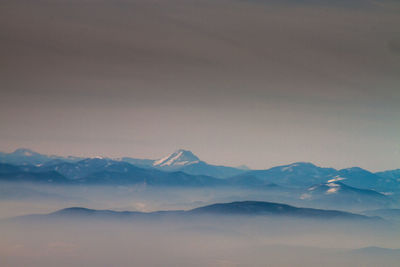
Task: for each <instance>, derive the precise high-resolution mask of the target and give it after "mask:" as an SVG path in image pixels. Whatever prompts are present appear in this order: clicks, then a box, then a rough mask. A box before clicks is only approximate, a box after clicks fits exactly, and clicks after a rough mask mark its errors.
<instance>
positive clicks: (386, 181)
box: [338, 167, 400, 192]
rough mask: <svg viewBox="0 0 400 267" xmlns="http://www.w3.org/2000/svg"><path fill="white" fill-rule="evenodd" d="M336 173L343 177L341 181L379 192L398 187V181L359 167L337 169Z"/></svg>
mask: <svg viewBox="0 0 400 267" xmlns="http://www.w3.org/2000/svg"><path fill="white" fill-rule="evenodd" d="M338 175H339V176H340V177H342V178H344V180H343V183H345V184H347V185H350V186H354V187H357V188H363V189H371V190H376V191H379V192H393V191H397V190H399V189H400V182H399V181H397V180H395V179H390V178H384V177H382V176H380V175H377V174H375V173H372V172H369V171H367V170H364V169H362V168H359V167H353V168H347V169H342V170H339V171H338Z"/></svg>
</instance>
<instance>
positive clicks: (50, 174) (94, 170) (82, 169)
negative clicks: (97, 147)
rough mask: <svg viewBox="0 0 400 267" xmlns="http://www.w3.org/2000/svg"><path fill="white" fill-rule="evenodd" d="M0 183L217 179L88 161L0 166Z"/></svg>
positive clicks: (212, 182) (197, 182)
mask: <svg viewBox="0 0 400 267" xmlns="http://www.w3.org/2000/svg"><path fill="white" fill-rule="evenodd" d="M0 180H2V181H8V182H42V183H43V182H51V183H69V184H91V185H95V184H99V185H106V184H107V185H129V184H146V185H155V186H183V187H185V186H217V185H224V184H226V182H224V181H223V180H221V179H217V178H213V177H209V176H205V175H190V174H187V173H184V172H165V171H161V170H156V169H144V168H139V167H136V166H134V165H132V164H129V163H127V162H122V161H114V160H110V159H101V158H92V159H84V160H81V161H78V162H76V163H70V162H56V164H44V165H41V166H32V165H23V166H14V165H10V164H0Z"/></svg>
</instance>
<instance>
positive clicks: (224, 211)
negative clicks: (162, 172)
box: [13, 201, 382, 222]
mask: <svg viewBox="0 0 400 267" xmlns="http://www.w3.org/2000/svg"><path fill="white" fill-rule="evenodd" d="M204 215H206V216H211V217H215V216H278V217H282V216H284V217H297V218H308V219H322V220H332V219H336V220H356V221H367V222H368V221H374V222H377V221H382V219H380V218H379V217H368V216H365V215H359V214H354V213H349V212H343V211H338V210H322V209H310V208H299V207H294V206H290V205H286V204H281V203H273V202H262V201H240V202H231V203H217V204H212V205H208V206H203V207H199V208H195V209H191V210H187V211H183V210H174V211H155V212H139V211H113V210H93V209H87V208H82V207H72V208H66V209H62V210H58V211H56V212H52V213H49V214H43V215H25V216H20V217H16V218H13V220H29V219H30V220H32V219H40V220H43V219H68V218H69V219H77V218H78V219H159V218H160V216H162V217H164V218H165V217H173V218H176V217H179V218H185V217H186V218H187V217H192V216H204Z"/></svg>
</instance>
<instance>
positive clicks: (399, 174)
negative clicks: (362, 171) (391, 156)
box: [375, 169, 400, 183]
mask: <svg viewBox="0 0 400 267" xmlns="http://www.w3.org/2000/svg"><path fill="white" fill-rule="evenodd" d="M375 174H376V175H378V176H380V177H382V178H386V179H390V180H395V181H397V182H399V183H400V169H396V170H388V171H383V172H376V173H375Z"/></svg>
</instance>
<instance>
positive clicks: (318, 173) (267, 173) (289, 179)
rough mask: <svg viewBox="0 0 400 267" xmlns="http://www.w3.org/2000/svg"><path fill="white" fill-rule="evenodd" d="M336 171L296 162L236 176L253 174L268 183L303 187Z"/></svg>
mask: <svg viewBox="0 0 400 267" xmlns="http://www.w3.org/2000/svg"><path fill="white" fill-rule="evenodd" d="M336 173H337V171H336V170H335V169H332V168H321V167H318V166H315V165H314V164H312V163H306V162H296V163H293V164H289V165H283V166H278V167H273V168H270V169H267V170H253V171H248V172H245V173H243V174H241V175H238V177H240V176H243V177H245V176H247V177H251V176H253V177H256V178H258V179H261V180H263V181H265V182H268V183H274V184H278V185H289V186H301V187H304V186H311V185H313V184H318V183H323V182H326V181H327V180H329V179H331V178H332V177H334V176H335V175H336Z"/></svg>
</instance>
